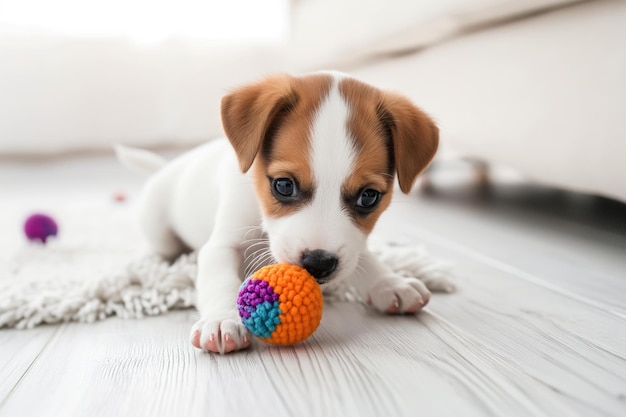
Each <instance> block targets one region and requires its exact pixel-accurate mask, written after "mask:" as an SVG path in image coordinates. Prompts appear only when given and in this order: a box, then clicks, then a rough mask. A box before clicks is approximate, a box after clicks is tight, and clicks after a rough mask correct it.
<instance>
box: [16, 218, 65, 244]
mask: <svg viewBox="0 0 626 417" xmlns="http://www.w3.org/2000/svg"><path fill="white" fill-rule="evenodd" d="M58 231H59V227H58V226H57V223H56V222H55V221H54V219H53V218H52V217H50V216H48V215H46V214H32V215H30V216H28V218H27V219H26V222H25V223H24V233H25V234H26V237H27V238H28V239H29V240H39V241H40V242H42V243H46V240H47V239H48V238H49V237H50V236H56V235H57V232H58Z"/></svg>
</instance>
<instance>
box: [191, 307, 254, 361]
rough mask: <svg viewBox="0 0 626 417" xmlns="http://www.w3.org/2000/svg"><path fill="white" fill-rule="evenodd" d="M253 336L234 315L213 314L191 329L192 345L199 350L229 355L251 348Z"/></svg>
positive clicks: (199, 321)
mask: <svg viewBox="0 0 626 417" xmlns="http://www.w3.org/2000/svg"><path fill="white" fill-rule="evenodd" d="M250 341H251V335H250V332H249V331H248V329H246V327H245V326H244V325H243V323H241V320H240V319H239V316H238V315H237V313H236V312H235V314H234V316H233V314H221V315H220V314H217V315H216V314H211V315H207V316H205V317H203V318H202V319H200V320H198V321H197V322H196V324H194V325H193V327H192V328H191V344H192V345H194V346H195V347H197V348H198V349H203V350H207V351H209V352H216V353H229V352H234V351H236V350H241V349H245V348H247V347H248V346H250Z"/></svg>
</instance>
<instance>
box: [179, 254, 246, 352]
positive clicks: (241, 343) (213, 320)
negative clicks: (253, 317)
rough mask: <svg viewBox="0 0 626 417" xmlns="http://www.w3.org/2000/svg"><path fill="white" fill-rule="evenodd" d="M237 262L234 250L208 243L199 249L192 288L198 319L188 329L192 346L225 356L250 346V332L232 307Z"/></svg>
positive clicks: (237, 275)
mask: <svg viewBox="0 0 626 417" xmlns="http://www.w3.org/2000/svg"><path fill="white" fill-rule="evenodd" d="M241 262H242V256H241V253H240V252H239V250H238V248H234V247H228V246H226V247H220V246H219V245H216V244H215V243H214V242H209V243H207V244H206V245H205V246H203V247H202V249H201V250H200V253H199V254H198V280H197V282H196V288H197V293H198V302H197V306H198V310H199V311H200V315H201V318H200V320H198V321H197V322H196V323H195V324H194V325H193V327H192V329H191V343H192V344H193V345H194V346H195V347H197V348H199V349H204V350H208V351H211V352H219V353H228V352H232V351H235V350H239V349H244V348H246V347H248V346H249V345H250V339H251V338H250V333H249V332H248V330H247V329H246V328H245V327H244V325H243V324H242V322H241V319H240V318H239V313H238V311H237V307H236V300H237V292H238V291H239V286H240V285H241V279H240V278H239V270H240V265H241Z"/></svg>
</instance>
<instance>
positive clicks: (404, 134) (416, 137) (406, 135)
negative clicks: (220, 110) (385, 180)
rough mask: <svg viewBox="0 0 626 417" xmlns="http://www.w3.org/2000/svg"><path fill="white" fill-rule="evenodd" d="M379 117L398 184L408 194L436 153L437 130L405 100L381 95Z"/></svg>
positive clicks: (433, 124)
mask: <svg viewBox="0 0 626 417" xmlns="http://www.w3.org/2000/svg"><path fill="white" fill-rule="evenodd" d="M379 115H380V117H381V120H382V121H383V125H384V126H385V128H386V129H387V131H388V133H389V134H390V136H391V138H392V141H393V151H394V157H395V163H396V172H397V173H398V183H399V184H400V189H401V190H402V192H403V193H405V194H408V193H409V191H411V187H412V186H413V183H414V182H415V179H416V178H417V176H418V175H419V174H420V173H421V172H422V171H423V170H424V169H426V167H427V166H428V164H429V163H430V161H431V160H432V159H433V157H434V156H435V152H437V146H438V145H439V129H438V128H437V126H436V125H435V123H434V122H433V121H432V120H431V118H430V117H428V116H427V115H426V114H425V113H424V112H423V111H421V110H420V109H418V108H417V107H415V105H413V103H411V102H410V101H409V100H408V99H406V98H404V97H401V96H396V95H392V94H385V95H384V97H383V102H382V105H381V106H380V108H379Z"/></svg>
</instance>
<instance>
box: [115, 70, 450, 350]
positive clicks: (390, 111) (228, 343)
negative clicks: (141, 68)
mask: <svg viewBox="0 0 626 417" xmlns="http://www.w3.org/2000/svg"><path fill="white" fill-rule="evenodd" d="M222 122H223V126H224V130H225V132H226V136H227V138H228V141H226V140H216V141H212V142H210V143H208V144H206V145H203V146H200V147H198V148H196V149H194V150H192V151H190V152H188V153H186V154H184V155H182V156H181V157H179V158H177V159H175V160H173V161H172V162H170V163H168V164H166V165H165V166H164V167H162V168H161V169H159V170H158V172H156V173H155V174H154V175H153V176H152V177H151V178H150V180H149V181H148V183H147V185H146V187H145V190H144V193H143V197H142V201H141V204H140V206H141V207H140V222H141V227H142V228H143V230H144V232H145V234H146V235H147V237H148V238H149V240H150V241H151V243H152V245H153V246H154V248H155V249H156V250H157V251H158V252H159V253H160V254H161V255H163V256H165V257H168V258H174V257H176V256H177V255H179V254H180V253H182V252H183V251H185V250H189V249H196V250H199V255H198V278H197V292H198V299H197V307H198V309H199V311H200V315H201V318H200V320H198V322H197V323H196V324H194V326H193V328H192V330H191V341H192V344H193V345H194V346H195V347H197V348H200V349H205V350H208V351H213V352H221V353H226V352H231V351H235V350H238V349H243V348H246V347H247V346H249V344H250V335H249V333H248V331H247V330H246V328H245V327H243V325H242V323H241V321H240V319H239V316H238V313H237V308H236V305H235V300H236V296H237V291H238V289H239V286H240V284H241V281H242V278H243V277H244V276H245V273H246V272H250V271H251V270H254V269H256V268H257V267H259V266H260V265H261V264H264V263H273V262H288V263H292V264H298V265H302V266H304V267H306V268H307V269H308V270H309V271H310V272H311V273H312V274H313V275H314V276H315V278H316V279H317V280H318V282H319V283H320V285H321V287H322V289H328V288H332V287H333V285H336V284H337V283H339V282H349V284H350V285H352V286H353V287H354V288H355V290H356V292H357V293H358V295H359V296H360V297H361V298H362V299H363V300H366V301H368V302H369V303H370V304H371V305H372V306H373V307H375V308H376V309H378V310H380V311H382V312H386V313H413V312H416V311H418V310H420V309H421V308H422V307H424V306H425V305H426V303H428V301H429V299H430V292H429V290H428V288H427V287H426V285H425V284H424V283H423V282H422V281H420V280H419V279H416V278H407V277H403V276H400V275H399V274H396V273H395V272H393V271H392V270H391V269H390V268H389V267H388V266H386V265H384V264H383V263H382V262H381V261H379V260H378V259H377V257H376V256H375V255H373V254H372V253H371V252H370V251H369V250H368V248H367V244H366V239H367V237H368V235H369V234H370V232H371V231H372V228H373V227H374V225H375V223H376V221H377V219H378V217H379V216H380V214H381V213H382V212H383V211H384V210H385V209H386V208H387V206H388V205H389V203H390V201H391V196H392V192H393V187H394V178H395V177H397V179H398V183H399V186H400V189H401V190H402V192H404V193H408V192H409V191H410V189H411V186H412V185H413V183H414V181H415V179H416V177H417V176H418V174H419V173H420V172H421V171H423V170H424V169H425V168H426V166H427V165H428V163H429V162H430V161H431V159H432V158H433V156H434V154H435V151H436V149H437V143H438V129H437V127H436V126H435V124H434V123H433V121H432V120H431V119H430V118H429V117H428V116H427V115H426V114H424V113H423V112H422V111H421V110H420V109H418V108H417V107H415V106H414V105H413V104H412V103H411V102H410V101H409V100H407V99H406V98H404V97H401V96H399V95H395V94H391V93H388V92H384V91H381V90H379V89H377V88H374V87H372V86H370V85H367V84H365V83H363V82H360V81H358V80H356V79H353V78H351V77H349V76H347V75H345V74H340V73H334V72H322V73H314V74H310V75H306V76H301V77H293V76H289V75H278V76H273V77H269V78H267V79H264V80H262V81H260V82H257V83H255V84H251V85H247V86H244V87H242V88H239V89H237V90H234V91H233V92H232V93H230V94H228V95H226V96H225V97H224V98H223V100H222ZM142 153H143V152H142V151H137V150H130V149H128V148H120V149H118V154H119V156H120V159H122V160H123V161H126V162H127V163H128V164H129V165H133V164H134V165H141V164H142V163H143V164H144V165H160V163H159V161H158V160H157V158H156V157H153V156H150V155H148V154H146V153H143V154H142ZM155 161H156V162H155ZM281 193H282V194H281ZM246 269H247V270H246ZM346 280H347V281H346Z"/></svg>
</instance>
